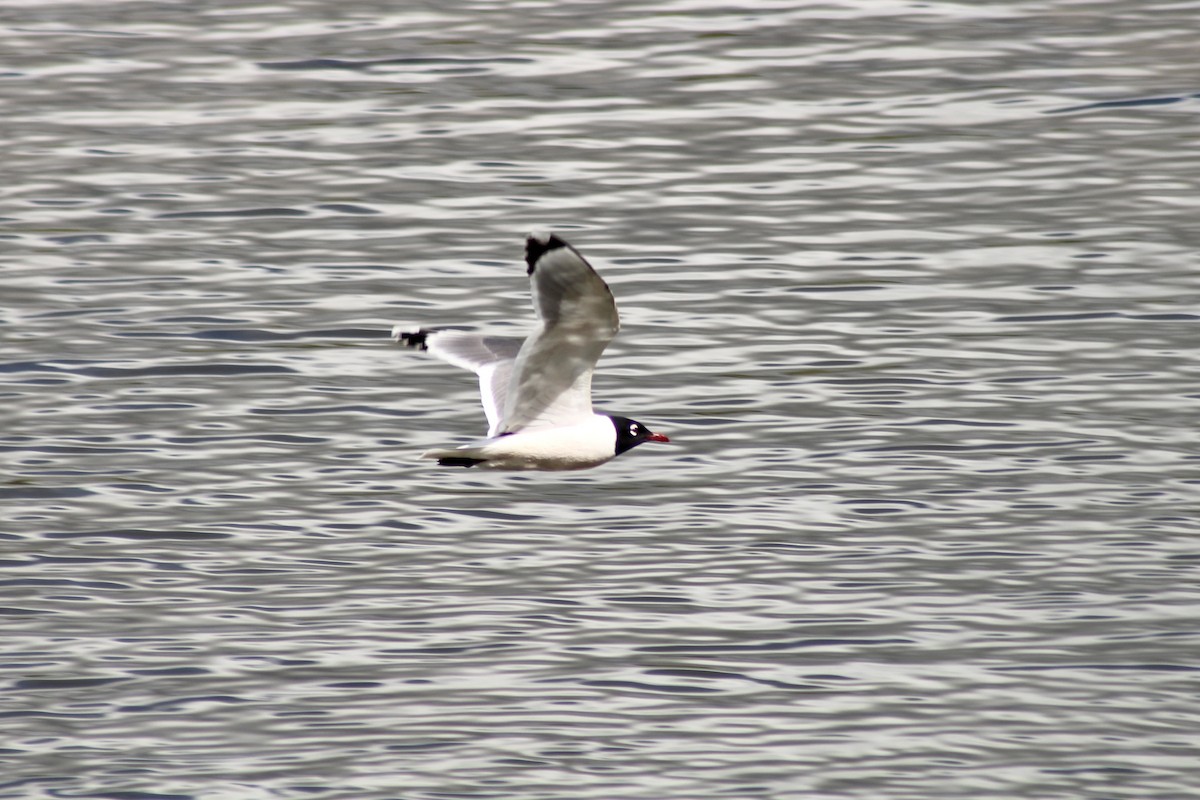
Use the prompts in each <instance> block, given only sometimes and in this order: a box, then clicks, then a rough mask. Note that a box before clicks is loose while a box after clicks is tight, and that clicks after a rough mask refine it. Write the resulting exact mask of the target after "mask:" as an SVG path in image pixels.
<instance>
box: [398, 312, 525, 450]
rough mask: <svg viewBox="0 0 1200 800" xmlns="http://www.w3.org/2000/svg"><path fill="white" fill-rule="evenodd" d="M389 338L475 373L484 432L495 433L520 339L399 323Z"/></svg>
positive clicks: (490, 434)
mask: <svg viewBox="0 0 1200 800" xmlns="http://www.w3.org/2000/svg"><path fill="white" fill-rule="evenodd" d="M392 338H393V339H395V340H396V341H398V342H400V343H401V344H404V345H406V346H408V347H413V348H417V349H420V350H426V351H428V352H429V354H430V355H431V356H434V357H436V358H440V359H441V360H442V361H445V362H447V363H449V364H453V365H454V366H456V367H461V368H462V369H467V370H470V371H471V372H474V373H475V374H476V375H478V376H479V398H480V401H481V402H482V403H483V413H484V414H486V415H487V420H488V436H496V435H497V434H498V433H499V431H500V424H501V418H502V414H503V409H504V407H505V404H506V402H507V399H508V391H509V383H510V382H511V378H512V372H513V364H514V362H515V361H516V358H517V354H518V353H519V352H520V350H521V345H522V343H523V342H524V341H525V340H524V339H518V338H513V337H508V336H480V335H479V334H476V333H468V332H466V331H446V330H428V329H426V330H420V329H405V328H403V327H402V326H399V325H398V326H396V327H395V328H393V329H392Z"/></svg>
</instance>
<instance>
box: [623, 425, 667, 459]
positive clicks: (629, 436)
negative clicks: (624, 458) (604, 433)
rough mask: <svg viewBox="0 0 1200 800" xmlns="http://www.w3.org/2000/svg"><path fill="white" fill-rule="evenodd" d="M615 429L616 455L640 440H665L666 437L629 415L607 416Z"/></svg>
mask: <svg viewBox="0 0 1200 800" xmlns="http://www.w3.org/2000/svg"><path fill="white" fill-rule="evenodd" d="M609 419H611V420H612V424H613V427H614V428H616V431H617V455H621V453H624V452H625V451H626V450H632V449H633V448H635V447H637V446H638V445H639V444H641V443H642V442H665V441H667V437H665V436H663V435H662V434H661V433H655V432H654V431H652V430H650V429H649V428H647V427H646V426H645V425H643V424H642V423H640V422H638V421H636V420H632V419H630V418H629V417H609Z"/></svg>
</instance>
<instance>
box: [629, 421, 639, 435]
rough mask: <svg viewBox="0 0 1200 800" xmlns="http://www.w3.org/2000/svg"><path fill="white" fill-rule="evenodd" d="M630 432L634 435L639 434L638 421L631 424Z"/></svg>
mask: <svg viewBox="0 0 1200 800" xmlns="http://www.w3.org/2000/svg"><path fill="white" fill-rule="evenodd" d="M629 432H630V433H631V434H633V435H634V436H637V435H638V426H637V423H636V422H635V423H633V424H632V425H630V426H629Z"/></svg>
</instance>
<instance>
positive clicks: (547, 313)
mask: <svg viewBox="0 0 1200 800" xmlns="http://www.w3.org/2000/svg"><path fill="white" fill-rule="evenodd" d="M525 263H526V264H527V265H528V273H529V281H530V288H531V291H532V294H533V307H534V310H535V311H536V312H537V317H538V321H539V323H540V324H539V325H538V327H537V328H536V329H535V330H534V331H533V333H531V334H529V336H527V337H525V338H524V339H521V338H514V337H506V336H482V335H479V334H475V333H469V332H466V331H457V330H439V329H437V328H415V329H414V328H411V327H406V326H403V325H397V326H396V327H395V328H393V329H392V338H393V339H395V340H396V341H397V342H399V343H401V344H403V345H405V346H407V347H410V348H413V349H417V350H424V351H427V352H428V353H429V354H430V355H432V356H435V357H437V358H440V359H441V360H443V361H446V362H449V363H450V364H453V365H454V366H456V367H461V368H463V369H468V370H471V371H472V372H474V373H475V374H476V375H478V376H479V393H480V396H481V399H482V402H483V411H484V413H485V414H486V415H487V420H488V432H487V437H486V438H484V439H479V440H477V441H474V442H470V443H468V444H464V445H461V446H459V447H438V448H434V449H432V450H429V451H427V452H425V453H422V454H421V458H430V459H437V462H438V464H439V465H441V466H445V467H480V468H484V469H498V470H577V469H589V468H591V467H595V466H599V465H600V464H603V463H605V462H606V461H611V460H612V459H614V458H616V457H617V456H619V455H621V454H622V453H626V452H628V451H629V450H632V449H633V448H635V447H637V446H638V445H640V444H642V443H644V442H668V441H670V439H668V438H667V437H666V436H664V435H663V434H661V433H654V432H653V431H651V430H650V429H649V428H647V427H646V426H645V425H643V424H642V423H640V422H637V421H636V420H632V419H630V418H628V417H623V416H619V415H616V414H598V413H596V412H595V411H593V410H592V373H593V372H594V371H595V369H596V361H597V360H598V359H599V358H600V354H601V353H603V352H604V348H605V347H606V346H607V345H608V343H609V342H610V341H612V338H613V337H614V336H615V335H616V334H617V330H618V329H619V328H620V323H619V320H618V317H617V304H616V301H615V300H614V299H613V295H612V291H611V290H609V288H608V284H606V283H605V282H604V281H603V280H602V279H601V278H600V276H599V275H598V274H596V270H594V269H592V265H591V264H589V263H588V262H587V260H586V259H584V257H583V256H582V255H580V254H579V251H578V250H576V249H575V248H574V247H572V246H571V245H569V244H567V243H566V242H565V241H563V240H562V239H561V238H559V237H558V236H556V235H554V234H549V233H542V234H531V235H530V236H529V237H528V238H527V239H526V240H525Z"/></svg>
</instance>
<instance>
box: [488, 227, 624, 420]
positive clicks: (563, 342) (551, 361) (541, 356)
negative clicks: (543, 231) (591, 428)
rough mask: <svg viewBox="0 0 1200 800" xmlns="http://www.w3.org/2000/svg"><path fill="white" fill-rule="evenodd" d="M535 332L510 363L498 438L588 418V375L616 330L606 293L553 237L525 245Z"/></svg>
mask: <svg viewBox="0 0 1200 800" xmlns="http://www.w3.org/2000/svg"><path fill="white" fill-rule="evenodd" d="M525 261H526V263H527V264H528V265H529V277H530V287H531V289H532V292H533V307H534V309H535V310H536V311H537V314H538V317H539V318H540V319H541V327H540V328H539V329H538V330H537V331H535V332H534V333H532V334H531V335H530V336H529V338H528V339H526V340H525V343H524V344H523V345H522V346H521V350H520V352H519V353H518V354H517V357H516V361H515V363H514V364H513V365H512V377H511V381H510V386H509V390H508V398H507V402H506V403H505V404H504V405H503V406H502V408H503V413H502V415H501V417H502V419H503V422H502V424H501V428H500V432H501V433H511V432H513V431H516V430H520V429H521V428H542V427H553V426H557V425H562V424H569V423H571V422H574V421H578V420H580V419H582V418H586V417H590V416H591V415H592V372H593V371H594V370H595V368H596V361H597V360H598V359H599V358H600V354H601V353H603V352H604V348H605V347H607V346H608V343H609V342H610V341H612V338H613V337H614V336H615V335H616V334H617V330H618V329H619V328H620V322H619V319H618V317H617V304H616V301H614V300H613V295H612V292H611V291H609V288H608V284H606V283H605V282H604V281H603V280H602V279H601V278H600V276H599V275H597V274H596V271H595V270H594V269H592V266H591V265H590V264H588V262H587V261H586V260H585V259H584V258H583V256H581V255H580V254H579V252H578V251H577V250H575V248H573V247H571V246H570V245H569V244H567V243H566V242H564V241H563V240H562V239H560V238H558V237H557V236H554V235H549V236H530V237H529V238H528V239H527V240H526V241H525Z"/></svg>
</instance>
